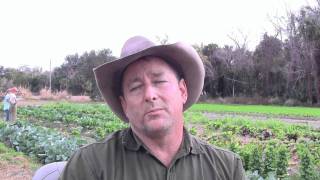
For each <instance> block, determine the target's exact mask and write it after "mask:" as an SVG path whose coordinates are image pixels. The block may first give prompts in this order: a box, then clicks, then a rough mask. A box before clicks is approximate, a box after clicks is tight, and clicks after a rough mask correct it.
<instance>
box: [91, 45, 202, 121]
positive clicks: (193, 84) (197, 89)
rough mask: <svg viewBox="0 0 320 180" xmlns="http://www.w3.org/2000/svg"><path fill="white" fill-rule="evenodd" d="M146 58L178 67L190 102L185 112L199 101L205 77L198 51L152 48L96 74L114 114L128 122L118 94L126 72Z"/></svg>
mask: <svg viewBox="0 0 320 180" xmlns="http://www.w3.org/2000/svg"><path fill="white" fill-rule="evenodd" d="M145 56H157V57H160V58H163V59H164V60H166V61H169V63H170V64H174V65H177V66H179V68H180V69H181V71H182V73H183V78H184V80H185V82H186V85H187V91H188V99H187V101H186V103H185V104H184V106H183V110H184V111H185V110H186V109H188V108H189V107H190V106H191V105H192V104H193V103H195V102H196V101H197V100H198V98H199V96H200V94H201V91H202V87H203V83H204V74H205V72H204V67H203V63H202V60H201V59H200V57H199V55H198V53H197V52H196V51H195V49H194V48H193V47H192V46H190V45H188V44H186V43H182V42H178V43H175V44H170V45H159V46H153V47H150V48H147V49H144V50H142V51H140V52H137V53H135V54H132V55H129V56H126V57H123V58H120V59H118V60H115V61H112V62H107V63H104V64H102V65H101V66H98V67H97V68H94V70H93V71H94V74H95V78H96V82H97V85H98V88H99V90H100V93H101V94H102V96H103V98H104V100H105V101H106V102H107V104H108V105H109V107H110V108H111V110H112V111H113V112H114V113H115V114H116V115H117V116H118V117H119V118H120V119H122V120H123V121H125V122H128V119H127V117H126V115H125V113H124V112H123V110H122V106H121V103H120V98H119V92H115V91H116V89H117V87H119V83H122V82H120V81H121V80H120V78H121V74H122V72H123V70H124V69H125V68H126V67H127V66H128V65H129V64H131V63H133V62H134V61H136V60H138V59H140V58H142V57H145Z"/></svg>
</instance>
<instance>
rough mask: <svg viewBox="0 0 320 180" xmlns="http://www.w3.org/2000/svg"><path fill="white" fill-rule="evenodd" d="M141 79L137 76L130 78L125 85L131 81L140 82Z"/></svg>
mask: <svg viewBox="0 0 320 180" xmlns="http://www.w3.org/2000/svg"><path fill="white" fill-rule="evenodd" d="M140 81H141V80H140V79H139V78H138V77H135V78H132V79H129V80H128V84H127V86H129V85H131V84H132V83H136V82H140Z"/></svg>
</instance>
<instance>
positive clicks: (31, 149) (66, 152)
mask: <svg viewBox="0 0 320 180" xmlns="http://www.w3.org/2000/svg"><path fill="white" fill-rule="evenodd" d="M0 140H1V141H3V142H6V143H7V144H9V145H10V146H11V147H13V148H14V149H15V150H17V151H20V152H24V153H25V154H27V155H29V156H31V157H37V158H38V159H39V160H40V162H42V163H44V164H46V163H50V162H55V161H65V160H67V159H68V158H69V157H70V156H71V155H72V154H73V152H74V151H75V150H76V149H78V148H79V147H80V146H81V145H83V144H86V142H85V141H84V140H82V139H77V138H73V137H65V136H63V135H61V134H59V133H58V132H56V131H54V130H52V129H48V128H44V127H39V126H34V125H32V124H30V123H28V122H25V121H17V122H16V123H14V124H11V125H9V124H7V125H6V126H5V127H2V128H1V129H0Z"/></svg>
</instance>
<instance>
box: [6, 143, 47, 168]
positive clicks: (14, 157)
mask: <svg viewBox="0 0 320 180" xmlns="http://www.w3.org/2000/svg"><path fill="white" fill-rule="evenodd" d="M0 162H1V165H4V164H18V165H24V166H29V167H30V168H31V169H33V170H35V169H37V168H38V167H40V166H41V164H39V163H38V162H37V161H36V160H35V159H32V158H30V157H27V156H26V155H24V154H23V153H21V152H17V151H15V150H13V149H12V148H8V147H7V146H6V145H5V144H3V143H1V142H0ZM25 163H27V164H25Z"/></svg>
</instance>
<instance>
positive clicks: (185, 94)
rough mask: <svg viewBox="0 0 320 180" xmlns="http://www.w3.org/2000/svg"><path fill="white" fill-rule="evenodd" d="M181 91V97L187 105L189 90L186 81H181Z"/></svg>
mask: <svg viewBox="0 0 320 180" xmlns="http://www.w3.org/2000/svg"><path fill="white" fill-rule="evenodd" d="M179 89H180V92H181V96H182V99H183V104H185V103H186V102H187V99H188V89H187V85H186V82H185V80H184V79H181V80H180V81H179Z"/></svg>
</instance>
